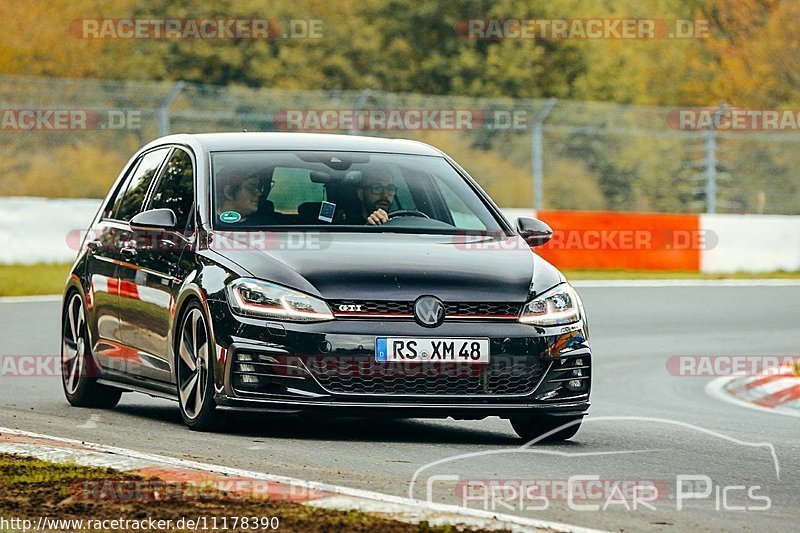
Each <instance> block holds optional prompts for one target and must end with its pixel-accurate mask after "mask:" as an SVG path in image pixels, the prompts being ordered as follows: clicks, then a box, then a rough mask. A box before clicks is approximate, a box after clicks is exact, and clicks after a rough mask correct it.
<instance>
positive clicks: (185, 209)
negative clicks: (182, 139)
mask: <svg viewBox="0 0 800 533" xmlns="http://www.w3.org/2000/svg"><path fill="white" fill-rule="evenodd" d="M193 205H194V169H193V167H192V158H191V157H190V156H189V154H187V153H186V152H185V151H183V150H181V149H176V150H175V153H173V154H172V157H170V158H169V161H167V166H166V167H164V172H162V173H161V181H159V183H158V186H157V187H156V191H155V194H154V195H153V200H152V202H151V203H150V209H161V208H167V209H172V211H173V212H174V213H175V217H176V218H177V220H178V227H179V228H181V229H184V228H186V227H187V226H188V225H189V217H190V216H191V214H192V206H193Z"/></svg>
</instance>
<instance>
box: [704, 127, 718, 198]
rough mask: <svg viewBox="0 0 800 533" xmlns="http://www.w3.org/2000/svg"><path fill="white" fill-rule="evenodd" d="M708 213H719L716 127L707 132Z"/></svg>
mask: <svg viewBox="0 0 800 533" xmlns="http://www.w3.org/2000/svg"><path fill="white" fill-rule="evenodd" d="M705 152H706V213H710V214H714V213H716V212H717V132H716V130H715V129H714V127H713V126H712V127H710V128H709V129H708V130H707V131H706V141H705Z"/></svg>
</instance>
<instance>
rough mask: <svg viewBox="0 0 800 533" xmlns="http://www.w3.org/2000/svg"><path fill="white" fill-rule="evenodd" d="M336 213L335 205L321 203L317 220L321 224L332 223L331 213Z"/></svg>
mask: <svg viewBox="0 0 800 533" xmlns="http://www.w3.org/2000/svg"><path fill="white" fill-rule="evenodd" d="M335 211H336V204H332V203H331V202H322V205H321V206H320V207H319V219H320V220H322V221H323V222H333V213H334V212H335Z"/></svg>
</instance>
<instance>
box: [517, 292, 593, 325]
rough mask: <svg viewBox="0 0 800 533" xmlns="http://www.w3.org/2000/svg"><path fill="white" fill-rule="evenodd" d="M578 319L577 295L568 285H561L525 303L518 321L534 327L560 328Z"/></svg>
mask: <svg viewBox="0 0 800 533" xmlns="http://www.w3.org/2000/svg"><path fill="white" fill-rule="evenodd" d="M580 317H581V312H580V299H579V298H578V293H576V292H575V289H573V288H572V286H571V285H570V284H569V283H562V284H561V285H558V286H556V287H553V288H552V289H550V290H549V291H547V292H545V293H544V294H542V295H540V296H538V297H536V298H534V299H533V300H531V301H530V302H528V303H526V304H525V307H523V308H522V313H521V314H520V316H519V321H520V322H522V323H524V324H534V325H536V326H560V325H562V324H571V323H573V322H577V321H578V319H579V318H580Z"/></svg>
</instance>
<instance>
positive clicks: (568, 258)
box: [536, 210, 704, 272]
mask: <svg viewBox="0 0 800 533" xmlns="http://www.w3.org/2000/svg"><path fill="white" fill-rule="evenodd" d="M536 216H537V218H539V219H540V220H542V221H544V222H546V223H547V224H549V225H550V227H552V228H553V232H554V233H553V239H552V240H551V241H550V242H548V243H547V244H545V245H544V246H540V247H538V248H536V252H537V253H538V254H539V255H541V256H542V257H544V258H545V259H547V260H548V261H550V262H551V263H553V264H554V265H555V266H557V267H558V268H563V269H586V270H589V269H596V270H688V271H694V272H699V271H700V254H701V251H702V248H703V246H704V240H703V234H702V233H701V231H700V216H699V215H673V214H655V213H647V214H643V213H617V212H604V211H546V210H542V211H538V212H537V214H536Z"/></svg>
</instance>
